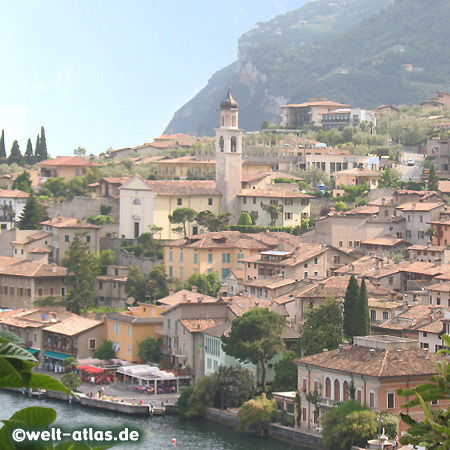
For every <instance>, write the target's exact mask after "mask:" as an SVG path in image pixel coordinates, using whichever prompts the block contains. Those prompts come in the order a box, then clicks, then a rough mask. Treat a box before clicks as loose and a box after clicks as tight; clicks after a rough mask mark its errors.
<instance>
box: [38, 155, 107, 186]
mask: <svg viewBox="0 0 450 450" xmlns="http://www.w3.org/2000/svg"><path fill="white" fill-rule="evenodd" d="M38 165H39V166H40V168H41V182H44V181H46V180H47V179H48V178H53V177H62V178H64V180H65V181H66V182H69V181H70V180H72V179H73V178H75V177H82V176H83V175H86V174H87V171H88V169H91V170H93V169H94V168H95V167H98V166H99V164H96V163H93V162H92V161H89V160H88V159H86V158H83V157H82V156H61V157H59V158H55V159H47V160H46V161H42V162H40V163H38Z"/></svg>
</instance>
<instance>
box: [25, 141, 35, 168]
mask: <svg viewBox="0 0 450 450" xmlns="http://www.w3.org/2000/svg"><path fill="white" fill-rule="evenodd" d="M25 162H26V163H27V164H33V162H34V157H33V145H32V144H31V139H28V142H27V150H26V151H25Z"/></svg>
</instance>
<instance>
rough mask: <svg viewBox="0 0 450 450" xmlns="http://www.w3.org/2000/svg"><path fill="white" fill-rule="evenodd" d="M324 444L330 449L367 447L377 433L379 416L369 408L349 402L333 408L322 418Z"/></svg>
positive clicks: (355, 402)
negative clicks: (368, 441)
mask: <svg viewBox="0 0 450 450" xmlns="http://www.w3.org/2000/svg"><path fill="white" fill-rule="evenodd" d="M322 426H323V435H322V436H323V442H324V444H325V445H327V446H328V447H329V448H333V449H336V450H350V449H351V448H352V446H354V445H355V446H357V447H365V446H366V443H367V440H368V439H371V438H373V436H374V435H375V433H376V432H377V416H376V414H375V413H374V412H373V411H370V410H369V408H367V406H363V405H361V404H359V402H357V401H355V400H348V401H347V402H344V403H341V404H340V405H339V406H336V407H334V408H331V409H330V411H328V412H327V413H326V414H325V415H324V416H323V418H322Z"/></svg>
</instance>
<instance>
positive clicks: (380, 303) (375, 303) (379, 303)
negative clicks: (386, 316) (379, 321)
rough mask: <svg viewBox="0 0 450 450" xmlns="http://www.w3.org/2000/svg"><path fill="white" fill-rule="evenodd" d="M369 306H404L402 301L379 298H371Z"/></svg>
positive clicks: (394, 307)
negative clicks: (388, 300)
mask: <svg viewBox="0 0 450 450" xmlns="http://www.w3.org/2000/svg"><path fill="white" fill-rule="evenodd" d="M369 306H370V307H371V308H382V309H397V308H401V307H402V306H403V303H401V302H387V301H384V300H381V299H379V298H369Z"/></svg>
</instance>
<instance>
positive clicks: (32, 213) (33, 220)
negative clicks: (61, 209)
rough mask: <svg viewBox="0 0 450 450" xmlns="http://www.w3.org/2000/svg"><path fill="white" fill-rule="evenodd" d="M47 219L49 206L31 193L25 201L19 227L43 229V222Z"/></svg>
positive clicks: (23, 228)
mask: <svg viewBox="0 0 450 450" xmlns="http://www.w3.org/2000/svg"><path fill="white" fill-rule="evenodd" d="M47 219H48V213H47V207H46V206H44V205H43V204H42V203H41V202H40V201H39V200H38V199H37V198H36V197H35V196H34V195H31V196H30V197H29V198H28V200H27V202H26V203H25V207H24V208H23V211H22V214H21V216H20V218H19V224H18V225H17V227H18V228H19V230H40V229H42V225H41V222H44V221H45V220H47Z"/></svg>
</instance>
